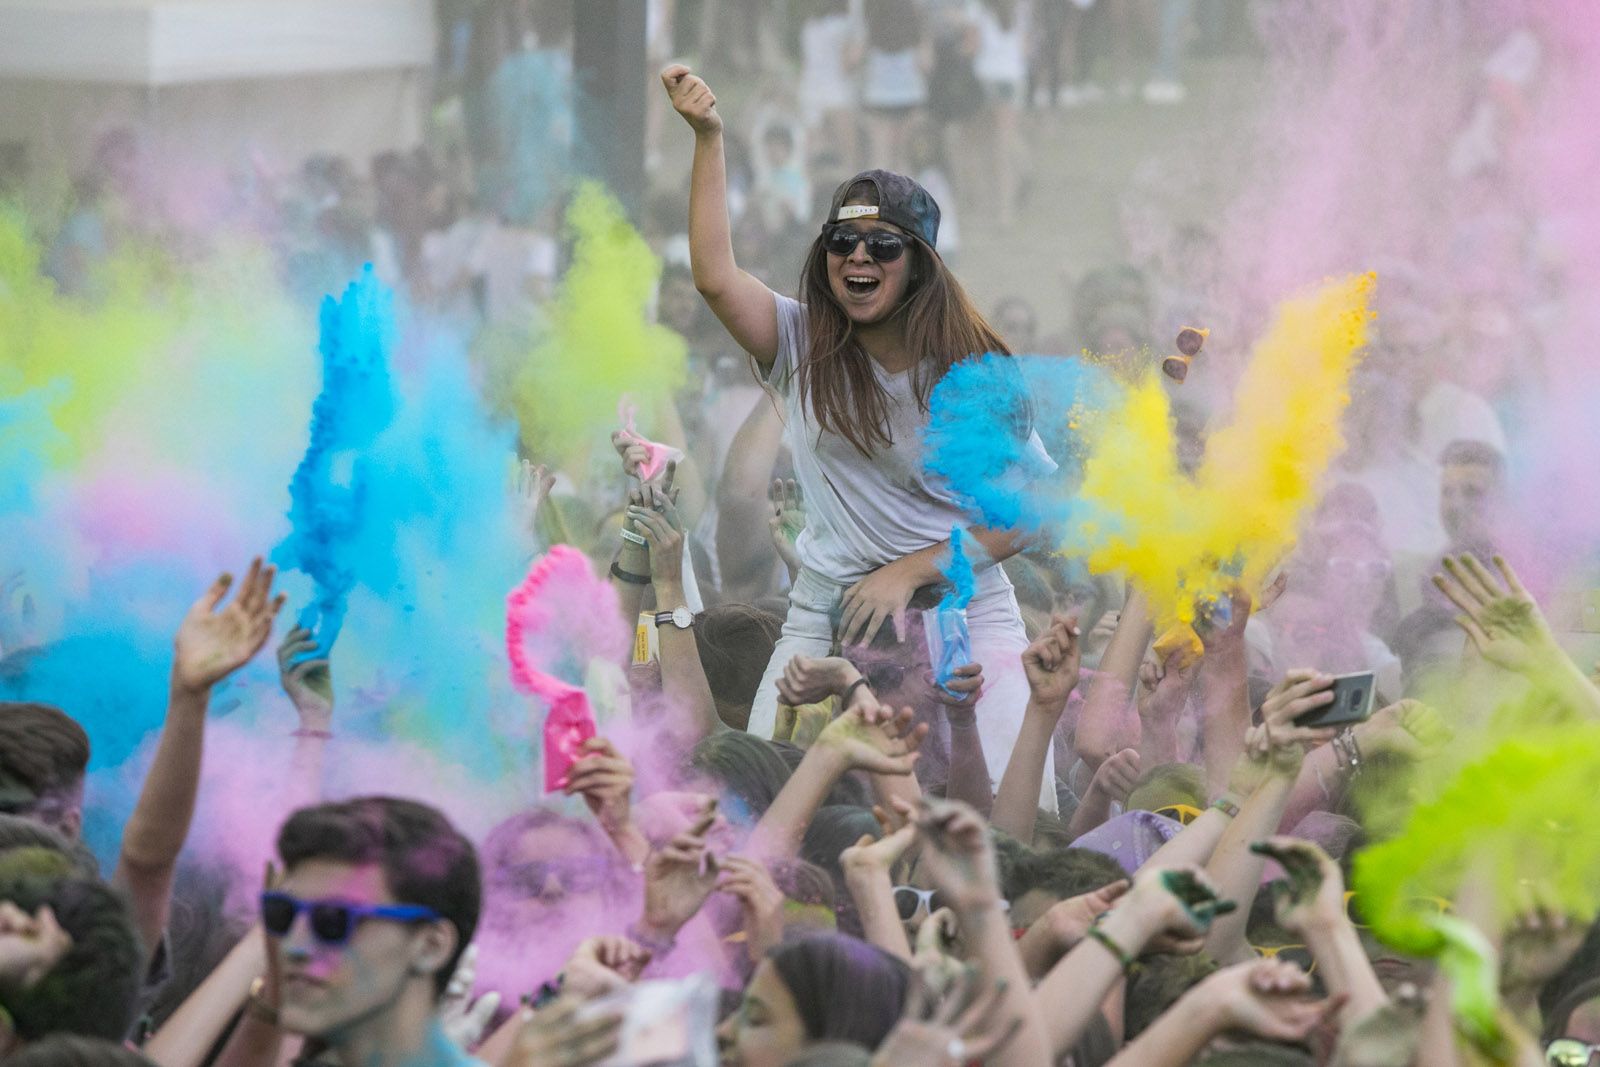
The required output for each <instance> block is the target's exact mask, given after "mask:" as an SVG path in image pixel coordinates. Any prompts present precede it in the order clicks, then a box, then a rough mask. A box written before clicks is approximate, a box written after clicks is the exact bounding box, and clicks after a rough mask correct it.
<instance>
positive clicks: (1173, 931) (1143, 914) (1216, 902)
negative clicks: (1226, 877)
mask: <svg viewBox="0 0 1600 1067" xmlns="http://www.w3.org/2000/svg"><path fill="white" fill-rule="evenodd" d="M1236 906H1237V905H1235V904H1234V902H1233V901H1231V900H1222V899H1220V898H1219V897H1218V896H1217V891H1216V887H1215V886H1213V885H1212V884H1211V880H1210V879H1209V878H1207V877H1206V873H1205V871H1203V870H1202V869H1200V868H1199V867H1196V866H1182V867H1160V868H1157V867H1145V868H1144V869H1142V870H1141V871H1140V872H1139V873H1138V874H1137V875H1135V876H1134V880H1133V887H1132V888H1131V889H1129V890H1128V892H1127V894H1126V895H1125V896H1124V897H1123V898H1122V899H1121V900H1119V901H1118V902H1117V906H1116V908H1115V909H1114V911H1115V912H1117V913H1121V912H1124V911H1126V912H1127V913H1128V914H1129V915H1131V916H1132V917H1133V919H1134V920H1135V922H1136V924H1137V926H1138V928H1139V929H1140V931H1141V933H1142V938H1143V940H1142V944H1143V946H1144V948H1146V949H1147V950H1148V951H1151V952H1173V953H1180V954H1192V953H1195V952H1199V951H1200V949H1201V948H1202V947H1203V946H1204V945H1205V935H1206V932H1207V931H1208V930H1210V929H1211V921H1212V920H1213V919H1215V918H1216V917H1217V916H1218V915H1223V914H1226V913H1228V912H1230V911H1233V910H1234V908H1235V907H1236ZM1130 947H1131V946H1130Z"/></svg>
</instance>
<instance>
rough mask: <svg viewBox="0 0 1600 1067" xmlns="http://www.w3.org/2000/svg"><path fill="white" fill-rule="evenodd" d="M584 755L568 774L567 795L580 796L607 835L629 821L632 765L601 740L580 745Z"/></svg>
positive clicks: (608, 742)
mask: <svg viewBox="0 0 1600 1067" xmlns="http://www.w3.org/2000/svg"><path fill="white" fill-rule="evenodd" d="M579 751H580V752H582V753H583V755H582V756H581V757H580V758H579V759H578V760H577V762H575V763H573V765H572V767H571V768H570V769H569V770H568V771H567V785H566V789H565V790H564V791H565V792H566V794H567V796H569V797H571V796H581V797H582V798H583V801H584V803H585V804H587V805H589V810H590V811H591V812H593V813H594V817H595V819H596V820H597V821H598V822H599V823H600V825H601V827H603V828H604V829H605V831H606V833H608V834H613V835H614V834H616V833H617V831H619V830H621V829H622V828H623V827H624V826H627V825H628V823H629V822H630V821H631V820H632V805H633V764H632V763H630V762H628V758H627V757H626V756H624V755H623V754H622V753H620V752H618V751H617V746H616V745H613V744H612V743H611V742H610V741H608V740H606V739H605V738H603V737H591V738H589V740H587V741H585V742H584V743H583V744H582V745H581V746H579Z"/></svg>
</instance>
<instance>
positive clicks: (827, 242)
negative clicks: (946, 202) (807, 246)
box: [822, 222, 911, 263]
mask: <svg viewBox="0 0 1600 1067" xmlns="http://www.w3.org/2000/svg"><path fill="white" fill-rule="evenodd" d="M862 241H865V242H867V255H869V256H871V257H872V258H873V259H874V260H876V261H877V262H879V263H893V262H894V261H895V260H897V259H899V258H900V257H901V256H903V255H905V254H906V246H907V245H908V244H910V243H911V238H909V237H906V236H905V235H903V234H898V233H892V232H890V231H888V230H858V229H856V228H855V227H854V226H842V225H840V224H839V223H837V222H830V223H828V224H827V225H826V226H824V227H822V246H823V247H824V248H826V249H827V250H828V251H829V252H831V253H832V254H833V255H836V256H848V255H849V254H850V253H852V252H854V251H855V250H856V245H858V244H860V243H861V242H862Z"/></svg>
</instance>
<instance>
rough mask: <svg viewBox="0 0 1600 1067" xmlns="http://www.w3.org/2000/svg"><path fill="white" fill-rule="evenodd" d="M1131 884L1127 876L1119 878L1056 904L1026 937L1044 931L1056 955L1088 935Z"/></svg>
mask: <svg viewBox="0 0 1600 1067" xmlns="http://www.w3.org/2000/svg"><path fill="white" fill-rule="evenodd" d="M1130 884H1131V883H1130V882H1129V881H1128V880H1127V879H1126V878H1122V879H1118V880H1117V881H1115V882H1112V883H1111V884H1110V885H1104V886H1101V887H1100V888H1099V889H1095V890H1092V891H1090V892H1088V893H1080V894H1079V895H1078V896H1075V897H1068V898H1067V899H1066V900H1062V901H1058V902H1057V903H1055V904H1052V905H1051V906H1050V910H1049V911H1046V912H1045V913H1044V914H1043V915H1042V916H1040V917H1039V918H1038V919H1037V920H1036V921H1035V922H1034V924H1033V926H1031V927H1029V928H1028V933H1027V934H1025V935H1023V936H1024V939H1026V938H1028V937H1031V936H1034V930H1035V928H1037V929H1038V930H1039V931H1040V935H1041V936H1043V937H1045V938H1046V939H1047V940H1048V941H1049V942H1050V945H1051V947H1052V950H1053V951H1052V955H1059V954H1061V953H1063V952H1066V951H1067V950H1068V949H1071V948H1072V947H1073V946H1075V945H1076V944H1077V943H1078V942H1079V941H1082V940H1083V939H1084V938H1085V937H1086V936H1087V935H1088V932H1089V927H1090V926H1091V925H1092V924H1093V923H1094V921H1095V919H1097V918H1099V917H1100V916H1101V915H1103V914H1105V913H1106V912H1108V911H1110V910H1111V908H1112V907H1113V906H1114V905H1115V904H1116V902H1117V901H1118V900H1120V899H1122V896H1123V894H1125V893H1127V891H1128V888H1129V886H1130Z"/></svg>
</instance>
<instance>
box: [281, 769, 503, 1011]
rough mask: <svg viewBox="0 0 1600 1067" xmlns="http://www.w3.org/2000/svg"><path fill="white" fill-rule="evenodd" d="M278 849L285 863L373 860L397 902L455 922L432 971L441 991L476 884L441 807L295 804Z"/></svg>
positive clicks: (466, 849)
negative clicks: (448, 950) (450, 944)
mask: <svg viewBox="0 0 1600 1067" xmlns="http://www.w3.org/2000/svg"><path fill="white" fill-rule="evenodd" d="M278 855H279V856H280V857H282V859H283V863H284V866H285V867H286V868H289V869H293V868H294V867H295V866H296V865H297V864H300V863H303V862H306V861H307V860H315V859H321V860H334V861H337V862H343V863H350V864H360V865H365V864H374V863H375V864H378V865H379V866H381V867H382V868H383V878H384V881H385V883H387V885H388V888H389V892H390V893H391V894H392V895H393V896H394V898H395V900H396V901H397V902H398V903H401V904H420V905H422V906H423V907H427V908H432V909H433V910H434V911H436V912H438V913H439V915H440V917H441V918H443V919H445V920H447V921H448V922H449V923H450V924H451V925H452V926H454V927H455V928H456V946H455V952H454V953H452V954H451V956H450V959H448V960H447V961H446V962H445V965H444V966H443V967H441V968H440V969H439V971H438V973H436V974H435V975H434V976H433V977H434V985H435V988H436V991H437V993H438V994H440V995H443V993H444V988H445V986H446V985H447V984H449V981H450V975H451V974H452V973H453V972H454V971H455V967H456V960H457V959H459V958H460V956H461V953H462V952H463V951H465V950H466V947H467V945H468V943H470V942H471V941H472V934H473V932H474V931H475V930H476V929H477V928H478V911H479V909H480V908H481V907H482V904H483V888H482V884H481V875H480V873H479V870H478V854H477V851H476V850H475V849H474V848H473V847H472V842H471V841H468V840H467V839H466V838H465V837H463V836H462V835H461V833H460V831H458V830H457V829H456V828H455V827H454V826H452V825H450V820H448V819H446V818H445V817H444V815H443V814H442V813H440V812H439V811H438V810H436V809H434V808H431V807H429V806H428V805H426V804H419V803H417V802H416V801H414V800H402V799H400V798H398V797H357V798H355V799H353V800H344V801H339V802H336V803H332V804H319V805H317V806H316V807H311V808H302V809H301V810H299V811H297V812H295V813H294V814H293V815H291V816H289V821H288V822H286V823H284V824H283V829H282V830H280V831H278Z"/></svg>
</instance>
